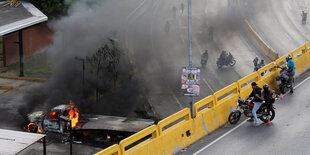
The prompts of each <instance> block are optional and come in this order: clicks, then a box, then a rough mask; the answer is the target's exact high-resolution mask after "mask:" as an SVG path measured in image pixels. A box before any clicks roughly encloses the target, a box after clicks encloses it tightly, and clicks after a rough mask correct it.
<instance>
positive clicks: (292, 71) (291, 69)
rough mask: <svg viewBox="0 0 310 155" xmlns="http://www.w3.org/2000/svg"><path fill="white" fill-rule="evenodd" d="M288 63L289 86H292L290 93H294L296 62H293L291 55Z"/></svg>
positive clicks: (288, 56)
mask: <svg viewBox="0 0 310 155" xmlns="http://www.w3.org/2000/svg"><path fill="white" fill-rule="evenodd" d="M286 62H287V72H288V75H289V84H290V89H291V90H290V93H293V92H294V90H293V89H294V86H293V82H294V75H295V62H294V61H293V58H292V56H291V55H287V56H286Z"/></svg>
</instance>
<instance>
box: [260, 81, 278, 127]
mask: <svg viewBox="0 0 310 155" xmlns="http://www.w3.org/2000/svg"><path fill="white" fill-rule="evenodd" d="M273 93H274V91H273V90H272V89H270V88H269V85H268V84H267V83H266V84H264V85H263V92H262V96H261V97H260V96H257V97H258V98H259V99H261V100H264V101H265V103H266V106H267V111H268V117H267V118H268V122H267V123H266V125H270V124H271V122H270V111H271V109H272V104H273V103H274V101H275V99H274V98H273V97H272V94H273Z"/></svg>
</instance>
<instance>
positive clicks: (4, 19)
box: [0, 1, 47, 36]
mask: <svg viewBox="0 0 310 155" xmlns="http://www.w3.org/2000/svg"><path fill="white" fill-rule="evenodd" d="M6 3H7V2H6V1H3V2H0V36H3V35H6V34H9V33H12V32H15V31H18V30H21V29H23V28H26V27H29V26H32V25H35V24H38V23H41V22H44V21H47V16H45V15H44V14H43V13H42V12H41V11H40V10H38V9H37V8H36V7H34V6H33V5H32V4H31V3H29V2H24V1H23V2H21V5H19V6H18V7H16V8H15V7H10V6H6V7H2V6H3V5H4V4H6Z"/></svg>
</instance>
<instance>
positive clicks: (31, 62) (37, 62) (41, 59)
mask: <svg viewBox="0 0 310 155" xmlns="http://www.w3.org/2000/svg"><path fill="white" fill-rule="evenodd" d="M8 70H10V71H14V72H17V73H19V63H15V64H12V65H10V66H8ZM24 74H25V77H38V78H48V77H50V75H51V74H52V72H51V68H50V65H49V64H48V62H47V58H46V54H45V53H38V54H35V55H32V56H30V57H28V58H25V59H24Z"/></svg>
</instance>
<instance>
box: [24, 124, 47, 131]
mask: <svg viewBox="0 0 310 155" xmlns="http://www.w3.org/2000/svg"><path fill="white" fill-rule="evenodd" d="M31 125H34V126H37V127H38V130H37V133H43V132H42V131H41V129H40V127H39V125H38V124H36V123H29V124H28V125H27V129H26V131H27V132H30V129H29V127H30V126H31Z"/></svg>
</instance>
